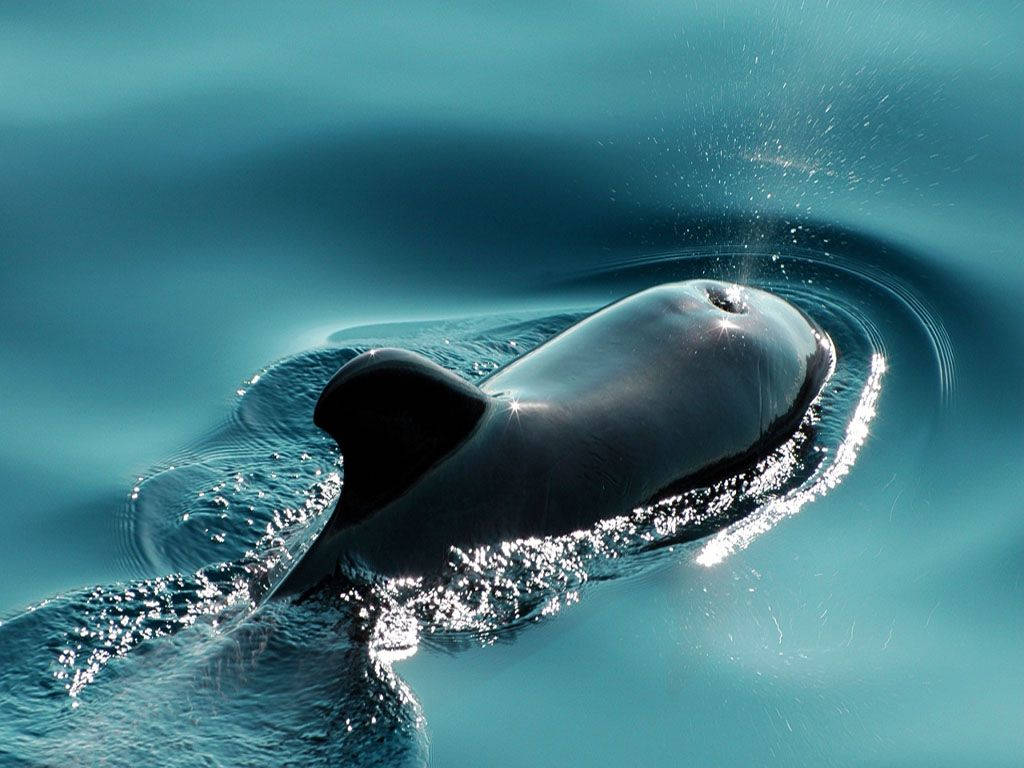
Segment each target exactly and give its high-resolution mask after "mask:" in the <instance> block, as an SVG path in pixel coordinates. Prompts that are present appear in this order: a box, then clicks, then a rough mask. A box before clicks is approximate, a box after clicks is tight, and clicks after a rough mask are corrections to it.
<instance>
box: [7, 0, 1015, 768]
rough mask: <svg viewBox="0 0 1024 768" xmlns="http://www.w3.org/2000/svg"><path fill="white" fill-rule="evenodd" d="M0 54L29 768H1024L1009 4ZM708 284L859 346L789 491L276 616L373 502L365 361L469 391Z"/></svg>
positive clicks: (213, 32) (794, 10)
mask: <svg viewBox="0 0 1024 768" xmlns="http://www.w3.org/2000/svg"><path fill="white" fill-rule="evenodd" d="M0 30H2V31H0V62H2V65H3V71H4V72H5V78H4V83H5V85H4V88H3V89H2V93H0V140H2V142H3V144H4V146H5V149H6V151H5V152H4V153H3V161H2V162H3V171H4V173H3V174H0V187H2V193H0V200H2V204H0V260H2V261H0V264H2V267H3V280H2V282H0V344H2V350H3V353H4V357H3V363H2V364H0V392H2V394H3V398H4V407H3V408H0V435H2V440H0V480H2V483H3V485H2V487H3V489H4V492H3V496H2V500H3V504H2V506H0V526H2V528H0V529H2V531H3V534H4V535H3V536H2V537H0V573H2V575H3V577H2V579H0V764H2V765H4V766H6V765H12V766H37V765H75V764H81V765H124V766H134V765H157V764H159V765H169V766H193V765H267V766H271V765H274V766H276V765H290V764H294V765H339V764H340V765H377V766H393V765H403V764H411V765H418V764H430V765H437V766H448V765H478V766H490V765H493V766H509V765H551V766H555V765H558V766H562V765H577V764H581V765H609V766H620V765H629V764H636V765H678V764H683V763H688V764H696V765H743V766H746V765H758V764H769V765H779V764H781V765H789V764H799V765H815V766H818V765H892V764H899V765H922V766H924V765H928V766H932V765H1015V764H1017V763H1019V760H1020V756H1021V755H1022V754H1024V738H1022V736H1021V733H1022V732H1021V728H1020V725H1021V723H1022V722H1024V697H1022V694H1021V691H1022V690H1024V656H1022V655H1021V653H1020V648H1021V647H1024V610H1022V607H1021V606H1022V605H1024V565H1022V560H1021V557H1020V552H1021V547H1022V546H1024V518H1022V513H1024V508H1022V503H1021V499H1022V498H1024V481H1022V475H1021V472H1020V471H1019V465H1020V461H1021V456H1022V452H1021V448H1022V442H1021V426H1022V425H1024V407H1022V405H1021V398H1020V393H1019V391H1018V390H1019V389H1020V384H1021V382H1022V381H1024V362H1022V361H1024V356H1022V354H1021V352H1022V351H1024V331H1022V328H1024V312H1022V308H1021V307H1022V298H1024V261H1022V256H1021V247H1020V243H1021V242H1024V226H1022V223H1021V222H1022V219H1021V216H1020V212H1021V210H1024V182H1022V178H1021V168H1024V157H1022V155H1021V151H1020V144H1019V134H1020V132H1021V115H1022V114H1024V74H1022V73H1024V62H1022V60H1021V53H1020V45H1019V40H1020V38H1021V35H1022V34H1024V19H1022V12H1021V6H1020V5H1019V4H1013V3H989V4H985V5H984V6H983V7H978V8H969V7H968V6H964V5H963V4H945V3H938V4H936V3H927V4H923V3H922V4H914V3H902V4H892V3H869V2H863V3H857V4H836V3H817V4H808V3H782V4H776V5H774V6H772V7H771V8H769V7H768V6H764V5H763V4H759V3H758V4H755V3H750V4H747V3H732V4H721V3H715V4H708V5H706V6H702V5H701V4H692V3H690V4H679V5H673V4H667V5H666V4H657V5H655V4H643V3H640V4H637V3H631V4H628V5H627V4H622V5H615V4H591V5H588V6H585V7H570V6H557V5H545V6H522V7H515V8H512V7H502V8H494V9H489V8H485V7H482V6H479V5H472V6H470V5H465V6H459V5H455V6H452V5H448V6H445V7H444V8H440V7H436V8H435V7H430V8H427V7H425V6H422V5H414V4H400V5H399V6H392V7H389V8H387V9H382V8H376V7H373V6H365V7H363V6H360V7H355V6H345V5H324V6H321V7H316V6H303V7H301V8H296V7H295V6H293V5H282V6H280V7H276V8H274V7H268V6H261V7H260V8H258V9H255V8H252V7H250V6H237V7H236V6H232V5H230V4H217V5H216V6H210V7H201V6H200V7H192V6H188V7H185V6H181V7H179V6H174V5H167V6H147V7H142V6H136V5H133V6H131V7H127V6H126V7H123V8H117V7H106V8H96V7H89V8H87V7H85V6H79V5H75V4H48V5H47V6H45V7H43V6H31V5H30V6H26V7H24V8H21V9H18V10H14V9H5V10H3V11H0ZM695 277H712V278H721V279H727V280H733V281H737V282H742V283H747V284H750V285H755V286H758V287H762V288H767V289H769V290H772V291H775V292H777V293H779V294H781V295H783V296H785V297H786V298H788V299H789V300H790V301H792V302H794V303H796V304H798V305H799V306H801V307H802V308H803V309H804V310H805V311H807V312H808V313H809V314H811V315H812V316H814V317H815V318H816V319H817V320H818V321H819V322H820V323H821V324H822V326H823V327H824V328H825V329H826V331H827V332H828V333H829V335H830V337H831V338H832V340H833V342H834V344H835V347H836V349H837V350H838V360H837V365H836V369H835V371H834V373H833V375H832V377H831V378H830V379H829V381H828V383H827V384H826V386H825V388H824V390H823V392H822V394H821V396H820V397H819V399H818V400H817V401H816V403H815V405H814V407H813V408H812V410H811V412H810V413H809V414H808V416H807V418H806V419H805V420H804V422H803V424H802V425H801V427H800V429H799V431H798V432H797V433H796V435H794V437H793V438H792V439H791V440H790V441H788V442H787V443H786V444H785V445H783V446H782V447H780V448H779V449H778V450H776V451H775V452H774V453H773V454H772V455H771V456H769V457H768V458H767V459H765V460H764V461H763V462H761V463H760V464H758V465H757V466H756V467H751V468H749V469H748V470H747V471H746V472H744V473H742V474H741V475H739V476H737V477H735V478H731V479H729V480H727V481H724V482H722V483H719V484H717V485H716V486H714V487H710V488H704V489H698V490H696V491H692V492H689V493H686V494H682V495H679V496H673V497H669V498H665V499H661V500H658V501H657V502H656V503H653V504H652V505H651V506H650V507H645V508H641V509H637V510H623V511H622V514H621V515H620V516H619V517H616V518H613V519H609V520H606V521H603V522H602V523H600V524H598V525H596V526H595V527H594V528H593V529H591V530H586V531H578V532H576V533H573V534H571V535H568V536H562V537H557V538H548V539H534V540H522V541H515V542H495V544H494V546H492V547H489V548H483V549H480V550H474V551H469V552H461V551H457V550H453V551H452V552H451V558H450V562H449V564H448V566H447V568H446V569H445V570H444V571H443V572H442V573H441V574H440V575H438V576H437V577H435V578H431V579H429V580H406V581H398V582H394V581H392V582H386V581H381V580H373V579H371V578H367V577H366V575H365V574H364V575H361V576H357V575H355V574H340V575H339V576H338V577H337V579H336V580H335V582H334V583H332V584H331V585H330V586H329V587H328V588H327V589H324V590H322V591H321V592H320V593H318V594H317V595H315V596H312V597H310V598H309V599H306V600H303V601H300V602H294V601H284V600H272V599H268V598H267V596H268V594H269V593H270V592H271V591H272V590H273V588H274V586H275V585H276V584H277V583H278V582H279V581H280V580H281V579H282V578H283V576H284V575H285V574H286V573H287V571H288V569H289V567H290V565H291V563H292V562H293V561H294V558H295V557H296V556H297V555H299V554H301V552H302V551H304V549H305V548H306V547H308V546H309V544H310V543H311V542H312V541H313V539H314V538H315V536H316V535H317V533H318V531H319V528H320V526H322V525H323V524H324V522H325V521H326V519H327V517H328V516H329V514H330V511H331V509H332V508H333V504H334V500H335V498H336V497H337V494H338V492H339V490H340V488H341V484H342V483H343V481H344V477H343V475H344V472H343V469H344V468H343V462H342V461H341V457H340V456H339V455H338V453H337V449H336V448H335V447H334V445H333V442H332V441H330V440H329V439H328V438H327V437H326V436H325V435H323V434H321V433H319V432H318V431H317V430H316V429H315V428H314V427H313V425H312V423H311V420H310V416H311V412H312V406H313V403H314V402H315V399H316V397H317V395H318V394H319V391H320V388H321V387H322V386H323V384H324V383H325V382H326V381H327V380H328V379H329V377H330V376H331V375H332V374H333V372H334V371H335V370H336V369H337V367H338V366H340V365H341V364H343V363H344V362H345V361H346V360H348V359H350V358H351V357H352V356H353V355H355V354H357V353H358V352H359V351H361V350H364V349H369V348H372V347H375V346H382V345H396V346H404V347H407V348H410V349H414V350H417V351H420V352H422V353H423V354H426V355H428V356H429V357H431V358H432V359H434V360H436V361H438V362H439V363H441V364H442V365H445V366H447V367H449V368H451V369H453V370H455V371H457V372H458V373H459V374H461V375H462V376H464V377H466V378H467V379H470V380H473V381H479V380H482V379H483V378H484V377H486V376H487V375H489V374H490V373H491V372H493V371H494V370H495V369H496V368H498V367H500V366H502V365H504V364H506V363H508V362H510V361H512V360H514V359H515V358H516V357H517V356H518V355H521V354H523V353H524V352H525V351H527V350H529V349H530V348H532V347H533V346H535V345H537V344H539V343H541V342H542V341H543V340H544V339H546V338H549V337H550V336H551V335H553V334H555V333H557V332H558V331H560V330H561V329H563V328H565V327H567V326H568V325H570V324H572V323H573V322H575V321H576V320H578V319H580V318H581V317H583V316H585V314H586V313H587V312H589V311H591V310H592V309H594V308H595V307H598V306H601V305H602V304H604V303H607V302H608V301H611V300H613V299H615V298H618V297H621V296H623V295H626V294H628V293H630V292H632V291H634V290H639V289H641V288H644V287H646V286H649V285H652V284H656V283H659V282H665V281H670V280H680V279H688V278H695ZM628 373H629V372H623V374H624V375H628ZM426 513H428V511H425V514H426Z"/></svg>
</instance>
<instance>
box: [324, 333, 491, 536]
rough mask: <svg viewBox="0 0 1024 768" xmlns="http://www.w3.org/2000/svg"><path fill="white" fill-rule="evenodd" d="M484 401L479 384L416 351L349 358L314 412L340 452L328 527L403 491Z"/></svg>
mask: <svg viewBox="0 0 1024 768" xmlns="http://www.w3.org/2000/svg"><path fill="white" fill-rule="evenodd" d="M486 407H487V397H486V396H485V395H484V394H483V393H482V392H481V391H480V390H479V389H478V388H476V387H474V386H472V385H471V384H469V383H468V382H466V381H465V380H463V379H461V378H459V377H458V376H456V375H455V374H454V373H452V372H450V371H448V370H446V369H444V368H442V367H441V366H439V365H437V364H435V363H433V362H431V361H430V360H428V359H427V358H425V357H423V356H422V355H418V354H416V353H414V352H409V351H406V350H402V349H380V350H372V351H370V352H365V353H363V354H362V355H359V356H358V357H356V358H354V359H352V360H351V361H349V362H348V363H347V364H346V365H344V366H343V367H342V368H341V369H340V370H339V371H338V372H337V373H336V374H335V375H334V377H333V378H332V379H331V381H330V382H329V383H328V384H327V386H326V387H325V388H324V390H323V392H322V393H321V394H320V399H319V400H318V401H317V404H316V408H315V409H314V411H313V422H314V423H315V424H316V425H317V426H318V427H319V428H320V429H322V430H324V431H325V432H327V433H328V434H330V435H331V436H332V437H333V438H334V439H335V441H337V443H338V447H339V448H341V453H342V456H343V458H344V466H345V483H344V486H343V490H342V495H341V498H340V500H339V502H338V509H337V511H336V512H335V514H334V515H333V517H332V518H331V521H330V527H331V528H335V529H337V528H340V527H345V526H346V525H351V524H353V523H356V522H359V521H360V520H362V519H364V518H365V517H366V516H367V515H369V514H370V513H371V512H372V511H373V510H375V509H377V508H379V507H381V506H383V505H384V504H387V503H388V502H389V501H392V500H393V499H395V498H397V497H398V496H400V495H401V494H402V493H403V492H404V491H405V490H406V489H408V488H409V486H411V485H412V484H413V483H414V482H415V481H416V480H417V479H418V478H419V477H421V476H422V475H423V473H424V472H426V471H427V470H429V469H430V468H431V467H432V466H434V465H435V464H437V463H438V462H439V461H440V460H441V459H443V458H444V457H445V456H447V455H448V454H449V453H451V452H452V451H453V450H455V449H456V448H457V447H458V446H459V445H461V444H462V443H463V442H464V441H465V440H466V438H467V437H469V435H470V434H471V433H472V432H473V429H474V428H475V427H476V425H477V423H478V422H479V420H480V417H481V416H482V415H483V413H484V411H485V410H486Z"/></svg>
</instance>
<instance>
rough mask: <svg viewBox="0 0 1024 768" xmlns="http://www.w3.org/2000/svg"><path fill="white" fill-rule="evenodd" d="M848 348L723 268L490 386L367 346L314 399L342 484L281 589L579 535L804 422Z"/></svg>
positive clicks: (599, 325)
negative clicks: (720, 277)
mask: <svg viewBox="0 0 1024 768" xmlns="http://www.w3.org/2000/svg"><path fill="white" fill-rule="evenodd" d="M834 362H835V351H834V348H833V345H832V342H831V340H830V339H829V338H828V336H827V335H826V334H825V332H824V331H822V329H821V328H820V327H818V325H817V324H816V323H815V322H814V321H813V320H811V319H810V318H808V317H807V316H806V315H805V314H804V313H803V312H801V311H800V310H798V309H797V308H796V307H794V306H793V305H791V304H789V303H788V302H786V301H785V300H783V299H781V298H779V297H778V296H775V295H773V294H771V293H767V292H765V291H761V290H757V289H753V288H747V287H740V286H738V285H733V284H730V283H723V282H718V281H711V280H690V281H686V282H679V283H668V284H664V285H659V286H656V287H653V288H648V289H647V290H644V291H641V292H640V293H636V294H633V295H632V296H628V297H626V298H624V299H621V300H619V301H617V302H615V303H613V304H610V305H608V306H606V307H604V308H603V309H601V310H599V311H597V312H595V313H594V314H593V315H590V316H589V317H587V318H585V319H584V320H582V321H581V322H579V323H577V324H576V325H574V326H572V327H570V328H568V329H567V330H565V331H563V332H562V333H560V334H558V335H557V336H555V337H553V338H552V339H550V340H549V341H547V342H545V343H544V344H542V345H540V346H539V347H537V348H536V349H534V350H533V351H531V352H529V353H528V354H526V355H523V356H522V357H521V358H519V359H517V360H515V361H513V362H512V363H510V364H509V365H508V366H506V367H505V368H502V369H501V370H499V371H497V372H495V373H494V374H493V375H491V376H490V377H489V378H487V379H485V380H484V381H483V382H482V383H481V384H480V385H479V386H474V385H472V384H470V383H468V382H466V381H464V380H463V379H461V378H459V377H458V376H456V375H455V374H453V373H451V372H449V371H447V370H445V369H443V368H441V367H440V366H438V365H436V364H434V363H432V362H430V361H429V360H427V359H426V358H424V357H422V356H420V355H417V354H415V353H412V352H407V351H404V350H397V349H396V350H390V349H385V350H374V351H371V352H367V353H364V354H362V355H360V356H358V357H356V358H355V359H353V360H351V361H350V362H349V363H347V364H346V365H345V366H344V367H342V368H341V370H339V371H338V373H337V374H336V375H335V376H334V378H333V379H332V380H331V381H330V383H329V384H328V385H327V386H326V387H325V389H324V391H323V393H322V394H321V396H320V399H319V401H318V403H317V406H316V409H315V411H314V422H315V423H316V424H317V426H319V427H320V428H322V429H324V430H325V431H327V432H328V433H329V434H331V435H332V436H334V437H335V439H336V440H337V441H338V444H339V446H340V448H341V451H342V455H343V457H344V470H345V482H344V487H343V490H342V494H341V497H340V499H339V502H338V505H337V508H336V509H335V511H334V514H333V515H332V517H331V519H330V520H329V522H328V523H327V525H326V526H325V528H324V529H323V531H322V532H321V533H320V535H319V537H318V539H317V540H316V542H315V543H314V544H313V546H312V547H311V548H310V549H309V551H308V552H307V553H306V554H305V556H304V557H303V558H302V559H301V560H300V562H299V564H298V565H297V566H296V567H295V568H294V569H293V570H292V572H291V573H290V574H289V576H288V577H287V578H286V579H285V581H284V583H283V585H282V587H281V588H280V589H279V590H278V593H279V594H291V593H295V592H299V591H302V590H305V589H308V588H310V587H312V586H314V585H316V584H317V583H318V582H319V581H320V580H321V579H323V578H324V577H326V576H328V575H330V574H331V573H333V572H334V571H335V570H336V569H337V568H338V566H339V564H341V565H344V566H346V567H355V568H358V569H363V570H368V571H370V572H372V573H375V574H379V575H382V576H419V575H429V574H430V573H433V572H437V571H438V570H440V569H441V568H442V567H443V566H444V565H445V563H446V562H447V559H448V554H449V548H450V547H451V546H453V545H455V546H458V547H460V548H463V549H467V548H471V547H474V546H479V545H484V544H496V543H498V542H501V541H504V540H509V539H516V538H526V537H531V536H544V535H549V534H562V533H568V532H571V531H573V530H577V529H580V528H586V527H590V526H592V525H593V524H594V523H596V522H597V521H599V520H601V519H604V518H608V517H614V516H616V515H620V514H624V513H627V512H629V511H630V510H632V509H633V508H635V507H637V506H639V505H642V504H644V503H646V502H649V501H651V500H654V499H656V498H658V497H659V496H661V495H663V494H666V493H670V492H677V491H681V490H685V489H687V488H689V487H696V486H699V485H703V484H706V483H708V482H710V481H712V480H714V479H717V478H719V477H722V476H725V475H727V474H729V473H731V472H735V471H737V470H739V469H740V468H742V467H743V466H746V465H749V464H751V463H753V462H754V461H756V460H758V459H760V458H761V457H763V456H764V455H766V454H767V453H768V452H770V451H771V450H772V449H774V448H775V447H777V446H778V445H780V444H781V443H782V442H784V441H785V440H786V439H787V438H788V437H789V436H790V435H792V433H793V432H794V431H795V430H796V428H797V427H798V426H799V423H800V421H801V419H802V418H803V416H804V414H805V413H806V411H807V409H808V407H809V406H810V404H811V402H812V401H813V400H814V398H815V397H816V396H817V395H818V393H819V391H820V389H821V387H822V385H823V383H824V382H825V380H826V379H827V378H828V376H829V375H830V373H831V371H832V370H833V368H834Z"/></svg>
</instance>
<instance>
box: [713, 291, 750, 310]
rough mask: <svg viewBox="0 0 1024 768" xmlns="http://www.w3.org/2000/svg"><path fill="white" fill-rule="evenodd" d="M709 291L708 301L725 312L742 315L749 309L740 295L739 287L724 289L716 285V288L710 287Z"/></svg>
mask: <svg viewBox="0 0 1024 768" xmlns="http://www.w3.org/2000/svg"><path fill="white" fill-rule="evenodd" d="M707 291H708V301H710V302H711V303H712V304H714V305H715V306H716V307H718V308H719V309H720V310H722V311H723V312H730V313H732V314H734V315H742V314H744V313H745V312H746V311H747V305H746V304H745V303H744V301H743V297H742V296H741V295H740V291H739V289H738V288H733V289H732V290H724V289H722V288H718V287H717V286H716V287H714V288H708V289H707Z"/></svg>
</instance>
